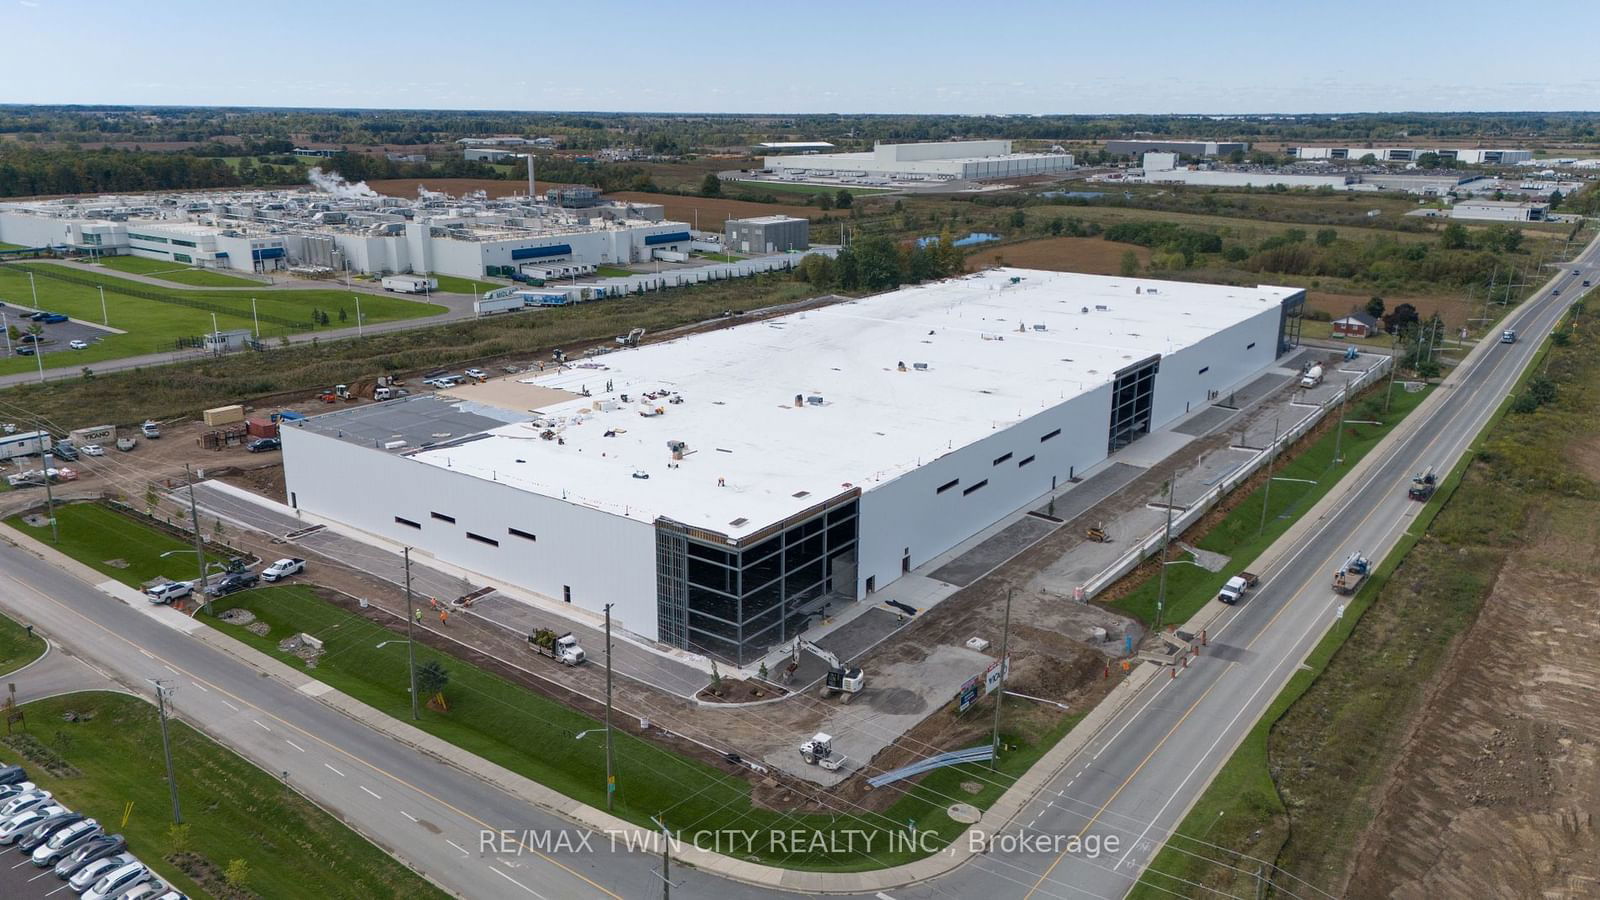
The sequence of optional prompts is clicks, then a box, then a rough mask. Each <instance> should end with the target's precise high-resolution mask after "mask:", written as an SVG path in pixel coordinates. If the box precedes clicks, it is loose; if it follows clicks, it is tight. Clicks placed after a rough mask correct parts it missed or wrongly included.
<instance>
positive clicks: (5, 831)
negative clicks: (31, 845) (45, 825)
mask: <svg viewBox="0 0 1600 900" xmlns="http://www.w3.org/2000/svg"><path fill="white" fill-rule="evenodd" d="M66 811H67V808H66V807H65V806H62V805H60V804H58V803H44V804H40V805H39V806H35V807H33V808H32V809H29V810H26V811H24V812H19V813H17V814H16V815H14V816H12V817H11V818H9V819H6V820H5V821H4V822H0V844H3V845H5V846H7V847H9V846H11V845H12V844H15V843H16V842H17V841H18V840H19V839H21V838H22V836H23V835H25V834H27V833H28V830H29V829H31V828H32V827H33V826H35V825H37V824H39V823H40V822H43V821H44V820H45V819H48V818H50V817H51V816H53V815H55V814H57V813H64V812H66Z"/></svg>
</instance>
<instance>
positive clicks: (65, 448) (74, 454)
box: [50, 444, 78, 462]
mask: <svg viewBox="0 0 1600 900" xmlns="http://www.w3.org/2000/svg"><path fill="white" fill-rule="evenodd" d="M50 454H51V455H52V456H54V457H55V458H56V459H64V460H66V461H67V462H72V461H74V460H76V459H77V458H78V448H76V447H74V446H72V445H71V444H56V445H55V446H54V447H51V448H50Z"/></svg>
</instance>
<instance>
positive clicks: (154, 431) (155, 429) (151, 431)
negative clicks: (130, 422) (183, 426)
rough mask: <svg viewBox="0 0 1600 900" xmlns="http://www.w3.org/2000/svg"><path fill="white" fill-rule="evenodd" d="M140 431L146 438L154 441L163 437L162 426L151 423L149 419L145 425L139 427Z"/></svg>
mask: <svg viewBox="0 0 1600 900" xmlns="http://www.w3.org/2000/svg"><path fill="white" fill-rule="evenodd" d="M139 431H140V432H141V433H143V434H144V436H145V437H147V438H151V439H152V440H153V439H155V438H158V437H161V426H160V425H157V424H156V423H154V422H152V421H150V420H149V419H146V420H145V423H144V424H143V425H140V426H139Z"/></svg>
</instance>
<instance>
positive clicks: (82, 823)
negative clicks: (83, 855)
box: [31, 819, 100, 869]
mask: <svg viewBox="0 0 1600 900" xmlns="http://www.w3.org/2000/svg"><path fill="white" fill-rule="evenodd" d="M99 836H100V823H99V822H96V821H95V820H93V819H79V820H78V821H76V822H73V823H71V824H69V825H64V826H62V827H61V828H59V829H57V830H56V832H55V833H54V834H52V835H50V839H49V840H47V841H45V842H44V843H42V844H40V845H39V846H37V847H35V848H33V856H32V857H31V858H32V860H33V864H34V865H36V866H38V867H39V868H41V869H47V868H50V867H51V866H54V865H55V864H56V863H57V862H60V861H61V860H62V859H65V858H66V857H67V855H68V854H70V853H71V852H72V851H74V850H76V849H78V848H79V847H81V846H83V845H84V844H87V843H88V842H90V841H92V840H94V839H95V838H97V837H99Z"/></svg>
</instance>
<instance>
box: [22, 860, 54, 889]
mask: <svg viewBox="0 0 1600 900" xmlns="http://www.w3.org/2000/svg"><path fill="white" fill-rule="evenodd" d="M28 861H29V862H32V861H33V860H32V858H29V860H28ZM54 874H55V873H54V872H52V871H50V870H49V869H46V870H44V871H43V872H40V873H39V874H37V875H35V876H33V877H32V878H29V879H28V883H29V884H33V883H34V882H35V881H38V880H39V879H41V878H43V877H45V876H46V875H54Z"/></svg>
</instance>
